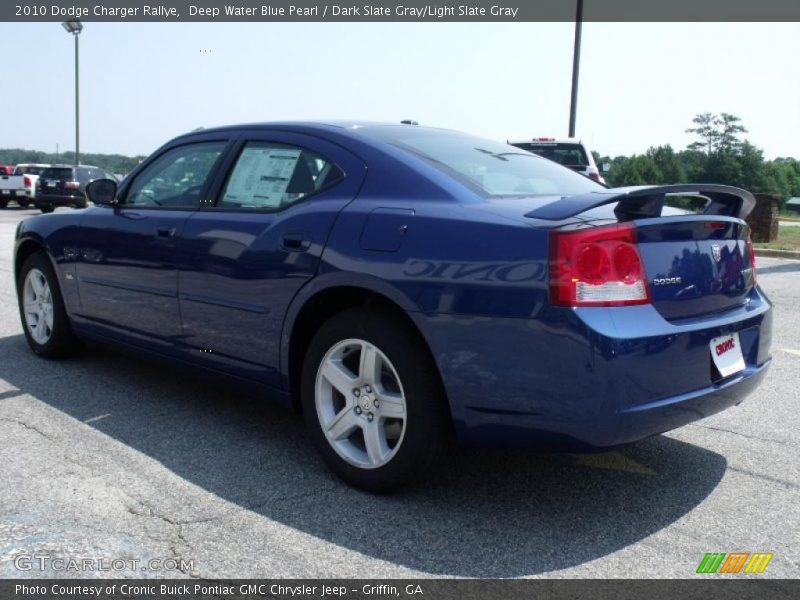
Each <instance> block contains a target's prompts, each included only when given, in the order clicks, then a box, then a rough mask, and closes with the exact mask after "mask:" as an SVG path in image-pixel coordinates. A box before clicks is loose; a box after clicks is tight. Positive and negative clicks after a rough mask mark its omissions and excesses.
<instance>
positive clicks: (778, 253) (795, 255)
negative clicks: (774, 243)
mask: <svg viewBox="0 0 800 600" xmlns="http://www.w3.org/2000/svg"><path fill="white" fill-rule="evenodd" d="M759 256H766V257H769V258H789V259H793V260H800V252H795V251H794V250H771V249H769V248H756V258H758V257H759Z"/></svg>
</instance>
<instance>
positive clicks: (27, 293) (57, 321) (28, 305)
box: [17, 252, 79, 358]
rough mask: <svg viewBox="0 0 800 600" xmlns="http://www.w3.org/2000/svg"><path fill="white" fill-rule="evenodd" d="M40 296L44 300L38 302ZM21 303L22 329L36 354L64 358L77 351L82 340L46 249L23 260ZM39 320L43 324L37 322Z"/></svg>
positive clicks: (19, 293) (19, 287)
mask: <svg viewBox="0 0 800 600" xmlns="http://www.w3.org/2000/svg"><path fill="white" fill-rule="evenodd" d="M48 291H49V293H48ZM39 299H42V303H38V302H37V301H38V300H39ZM48 300H49V309H48ZM17 303H18V305H19V314H20V319H21V320H22V330H23V332H24V333H25V339H26V340H28V346H30V348H31V350H33V352H34V354H37V355H38V356H41V357H44V358H64V357H67V356H70V355H72V354H74V353H75V352H76V351H77V349H78V347H79V342H78V339H77V338H76V337H75V334H74V333H73V332H72V326H71V325H70V322H69V317H68V316H67V311H66V310H65V309H64V300H63V298H62V296H61V289H60V288H59V286H58V278H57V277H56V274H55V271H54V270H53V266H52V265H51V264H50V260H49V259H48V258H47V256H45V254H44V253H43V252H37V253H35V254H32V255H31V256H29V257H28V258H27V259H26V260H25V262H24V263H23V264H22V268H21V269H20V271H19V279H18V281H17ZM48 313H49V314H48ZM37 323H38V324H40V325H38V326H36V324H37ZM42 327H43V329H42Z"/></svg>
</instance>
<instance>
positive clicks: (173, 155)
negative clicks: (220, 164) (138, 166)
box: [125, 142, 226, 208]
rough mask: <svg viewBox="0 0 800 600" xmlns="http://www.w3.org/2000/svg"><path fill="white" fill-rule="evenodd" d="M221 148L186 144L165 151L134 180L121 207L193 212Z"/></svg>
mask: <svg viewBox="0 0 800 600" xmlns="http://www.w3.org/2000/svg"><path fill="white" fill-rule="evenodd" d="M225 144H226V142H207V143H199V144H188V145H186V146H179V147H178V148H173V149H172V150H169V151H168V152H166V153H165V154H163V155H161V156H160V157H159V158H157V159H156V160H155V161H154V162H153V163H152V164H150V165H149V166H147V167H146V168H145V169H144V170H143V171H142V172H141V173H139V175H137V176H136V179H134V180H133V183H132V184H131V187H130V188H129V189H128V195H127V197H126V198H125V205H126V206H165V207H169V208H197V207H198V206H199V205H200V193H201V192H202V191H203V187H204V186H205V183H206V180H207V179H208V176H209V174H210V173H211V170H212V169H213V167H214V163H216V161H217V159H218V158H219V157H220V155H221V154H222V151H223V150H224V149H225Z"/></svg>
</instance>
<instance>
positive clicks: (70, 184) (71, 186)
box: [64, 181, 81, 190]
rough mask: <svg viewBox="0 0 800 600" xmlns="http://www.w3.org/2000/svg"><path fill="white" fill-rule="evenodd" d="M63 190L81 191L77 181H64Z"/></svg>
mask: <svg viewBox="0 0 800 600" xmlns="http://www.w3.org/2000/svg"><path fill="white" fill-rule="evenodd" d="M64 188H65V189H68V190H79V189H81V184H80V182H78V181H65V182H64Z"/></svg>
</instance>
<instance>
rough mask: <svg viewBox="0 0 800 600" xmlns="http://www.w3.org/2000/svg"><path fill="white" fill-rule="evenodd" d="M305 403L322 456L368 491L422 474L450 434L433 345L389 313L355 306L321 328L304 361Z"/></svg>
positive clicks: (386, 488) (382, 489) (391, 486)
mask: <svg viewBox="0 0 800 600" xmlns="http://www.w3.org/2000/svg"><path fill="white" fill-rule="evenodd" d="M301 400H302V404H303V412H304V417H305V420H306V424H307V426H308V428H309V430H310V432H311V435H312V438H313V440H314V443H315V445H316V447H317V449H318V450H319V452H320V454H321V455H322V458H323V459H324V460H325V462H326V463H327V464H328V466H329V467H330V468H331V469H332V470H333V471H334V472H335V473H336V474H337V475H339V477H341V478H342V479H344V480H345V481H347V482H348V483H350V484H351V485H354V486H356V487H359V488H361V489H364V490H367V491H371V492H387V491H390V490H392V489H395V488H398V487H400V486H402V485H404V484H405V483H408V482H409V481H411V480H413V479H416V478H418V477H420V476H422V475H423V474H424V473H425V472H426V471H427V470H428V468H429V467H430V466H432V464H433V463H434V462H436V458H437V456H438V455H439V454H440V452H441V451H442V449H443V447H444V444H445V442H446V440H447V437H448V431H449V428H448V422H449V421H448V417H447V415H448V412H447V408H446V400H445V398H444V393H443V391H442V386H441V382H440V380H439V376H438V373H437V371H436V368H435V366H434V364H433V362H432V360H431V359H430V356H429V353H428V351H427V348H425V346H424V344H423V342H422V341H421V340H420V339H419V337H418V336H416V335H414V334H412V333H410V332H409V331H408V326H406V327H403V324H402V323H399V322H398V319H397V318H396V317H395V316H394V315H391V314H389V313H388V312H385V311H381V310H375V309H366V308H362V309H351V310H348V311H346V312H343V313H340V314H338V315H336V316H334V317H332V318H331V319H330V320H329V321H327V322H326V323H325V324H324V325H323V326H322V327H321V328H320V330H319V331H318V332H317V334H316V335H315V336H314V338H313V340H312V341H311V344H310V345H309V348H308V353H307V355H306V360H305V362H304V365H303V372H302V381H301Z"/></svg>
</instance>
